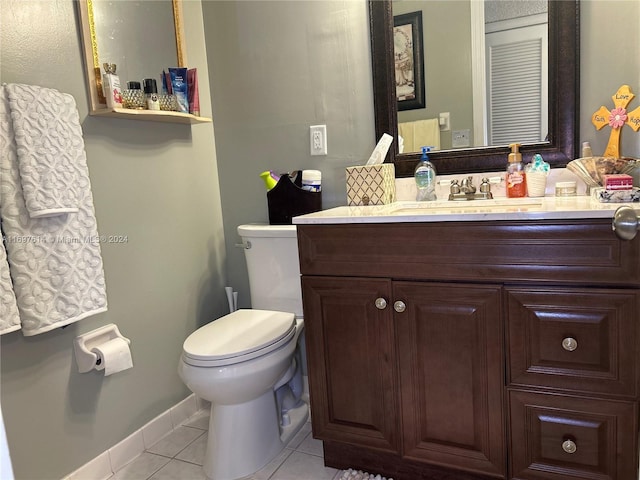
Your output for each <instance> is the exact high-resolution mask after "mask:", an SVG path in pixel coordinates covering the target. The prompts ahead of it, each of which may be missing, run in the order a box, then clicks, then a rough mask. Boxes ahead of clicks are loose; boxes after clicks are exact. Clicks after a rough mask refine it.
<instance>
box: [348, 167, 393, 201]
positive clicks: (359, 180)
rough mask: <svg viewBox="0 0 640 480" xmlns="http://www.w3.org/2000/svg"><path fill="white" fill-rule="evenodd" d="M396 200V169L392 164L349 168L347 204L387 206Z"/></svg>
mask: <svg viewBox="0 0 640 480" xmlns="http://www.w3.org/2000/svg"><path fill="white" fill-rule="evenodd" d="M395 200H396V169H395V166H394V165H393V164H392V163H383V164H380V165H360V166H357V167H347V204H348V205H349V206H352V205H386V204H388V203H393V202H395Z"/></svg>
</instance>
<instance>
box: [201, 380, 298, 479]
mask: <svg viewBox="0 0 640 480" xmlns="http://www.w3.org/2000/svg"><path fill="white" fill-rule="evenodd" d="M287 413H288V415H289V425H287V426H284V427H282V426H280V418H278V415H277V413H276V404H275V395H274V392H273V390H269V391H268V392H266V393H264V394H263V395H262V396H260V397H258V398H256V399H255V400H251V401H249V402H246V403H243V404H240V405H212V406H211V415H210V419H209V434H208V435H209V437H208V439H207V449H206V453H205V462H204V467H203V468H204V473H205V475H206V476H207V479H208V480H235V479H238V478H242V477H246V476H247V475H250V474H252V473H254V472H257V471H258V470H260V469H261V468H262V467H264V466H265V465H266V464H268V463H269V462H270V461H271V460H273V459H274V458H275V457H276V456H277V455H278V453H280V452H281V451H282V449H283V448H284V447H285V445H286V444H287V443H288V442H289V440H291V438H293V436H294V435H295V434H296V433H297V432H298V431H299V430H300V428H301V427H302V425H304V423H305V422H306V421H307V418H308V416H309V407H308V405H307V404H306V403H304V402H302V403H301V404H300V405H299V406H297V407H294V408H292V409H290V410H289V411H288V412H287Z"/></svg>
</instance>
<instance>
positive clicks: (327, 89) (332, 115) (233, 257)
mask: <svg viewBox="0 0 640 480" xmlns="http://www.w3.org/2000/svg"><path fill="white" fill-rule="evenodd" d="M202 9H203V13H204V24H205V33H206V39H207V53H208V58H209V76H210V78H211V85H212V88H211V97H212V102H213V116H214V122H215V126H216V151H217V153H218V158H219V159H220V162H219V164H218V171H219V174H220V191H221V195H222V209H223V214H224V219H225V238H226V241H227V255H228V257H229V259H230V261H229V265H228V269H227V272H228V278H229V282H230V284H231V285H233V287H234V288H236V289H237V290H238V291H239V292H240V295H239V304H240V306H248V305H249V302H250V300H249V287H248V280H247V275H246V273H245V271H246V267H245V262H244V255H243V252H242V249H239V248H235V247H234V244H235V243H237V242H238V241H239V238H238V237H237V234H236V227H237V226H238V225H241V224H243V223H247V222H267V221H268V213H267V198H266V190H265V188H264V184H263V182H262V180H261V179H260V178H259V177H258V175H259V174H260V173H261V172H263V171H264V170H275V171H276V172H291V171H294V170H298V169H318V170H321V171H322V201H323V206H324V207H325V208H326V207H333V206H336V205H342V204H344V203H345V202H346V187H345V167H348V166H351V165H361V164H362V163H364V162H366V160H367V159H368V158H369V155H370V154H371V151H372V150H373V147H374V146H375V144H376V138H375V129H374V123H373V101H372V95H373V94H372V80H371V58H370V57H371V53H370V49H369V28H368V20H367V18H368V13H367V6H366V2H364V1H357V2H353V1H298V2H292V1H266V2H265V1H240V2H220V1H215V0H211V1H208V0H205V1H204V2H203V5H202ZM317 124H326V125H327V138H328V155H327V156H315V157H312V156H310V153H309V126H311V125H317Z"/></svg>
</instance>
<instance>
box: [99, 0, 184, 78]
mask: <svg viewBox="0 0 640 480" xmlns="http://www.w3.org/2000/svg"><path fill="white" fill-rule="evenodd" d="M91 3H92V4H93V15H94V22H95V32H96V41H97V44H98V52H99V61H100V65H102V64H103V63H105V62H107V63H115V64H116V65H117V67H118V69H117V73H118V75H119V76H120V81H121V82H122V84H123V85H124V84H125V83H126V82H127V81H129V80H136V81H139V82H141V81H142V79H143V78H151V77H153V78H156V77H157V78H158V79H159V78H160V73H161V72H162V70H163V69H164V70H166V69H167V68H168V67H174V66H177V65H178V56H177V51H176V32H175V27H174V21H173V8H172V3H171V0H153V1H148V0H146V1H131V0H129V1H113V0H93V1H92V2H91Z"/></svg>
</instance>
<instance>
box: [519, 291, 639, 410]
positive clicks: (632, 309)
mask: <svg viewBox="0 0 640 480" xmlns="http://www.w3.org/2000/svg"><path fill="white" fill-rule="evenodd" d="M507 308H508V320H507V326H508V339H509V342H508V343H509V358H510V361H509V368H508V378H509V384H510V385H512V386H518V385H520V386H526V385H535V386H541V387H547V388H549V387H552V388H558V389H563V390H573V391H576V392H589V393H594V392H595V393H600V394H604V395H622V396H627V397H632V398H635V397H636V396H637V395H638V380H637V379H638V366H637V363H638V362H637V359H638V344H639V343H640V338H639V333H638V327H637V325H638V322H640V314H639V310H640V291H638V290H622V289H615V290H614V289H586V288H581V289H568V288H553V289H551V288H542V287H540V288H531V287H530V288H509V289H507Z"/></svg>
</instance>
